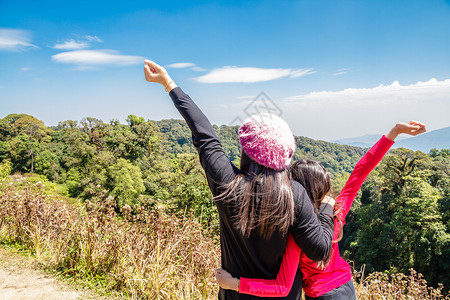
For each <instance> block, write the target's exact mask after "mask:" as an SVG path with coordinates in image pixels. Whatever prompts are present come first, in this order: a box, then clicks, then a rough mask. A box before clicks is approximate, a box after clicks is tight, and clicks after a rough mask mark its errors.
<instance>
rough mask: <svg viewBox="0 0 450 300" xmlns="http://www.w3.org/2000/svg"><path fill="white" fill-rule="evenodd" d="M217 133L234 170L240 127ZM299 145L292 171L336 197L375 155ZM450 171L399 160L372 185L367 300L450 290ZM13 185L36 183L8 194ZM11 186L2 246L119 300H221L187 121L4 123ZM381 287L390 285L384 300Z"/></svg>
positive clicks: (365, 206) (362, 205)
mask: <svg viewBox="0 0 450 300" xmlns="http://www.w3.org/2000/svg"><path fill="white" fill-rule="evenodd" d="M216 131H217V133H218V136H219V138H220V140H221V142H222V144H223V147H224V149H225V151H226V153H227V155H228V156H229V157H230V159H231V160H232V161H233V162H234V163H236V164H237V163H238V162H239V153H240V148H239V144H238V139H237V127H229V126H221V127H216ZM296 140H297V151H296V153H295V156H294V158H295V159H297V158H300V157H303V158H304V157H306V158H314V159H317V160H319V161H321V162H322V163H323V164H324V165H325V167H326V168H327V169H328V170H329V171H330V173H331V175H332V178H333V183H334V185H335V190H336V192H338V191H339V189H340V188H342V186H343V184H344V183H345V180H346V179H347V178H348V175H349V172H351V170H352V168H353V166H354V165H355V164H356V162H357V161H358V160H359V158H360V157H361V156H362V155H363V154H364V152H365V150H364V149H361V148H358V147H352V146H342V145H337V144H331V143H327V142H322V141H315V140H312V139H309V138H305V137H297V139H296ZM449 160H450V151H449V150H445V149H443V150H433V151H431V153H430V154H429V155H426V154H424V153H422V152H413V151H410V150H407V149H396V150H393V151H391V152H390V154H389V155H388V156H386V158H385V159H384V160H383V161H382V163H381V164H380V166H378V167H377V168H376V170H375V171H374V172H373V173H372V174H371V175H370V176H369V178H368V180H367V182H366V183H365V184H364V185H363V188H362V192H361V193H360V195H359V196H358V198H357V199H356V201H355V205H354V206H353V207H352V211H351V213H350V215H349V219H348V221H347V225H346V227H345V235H344V239H343V241H342V242H341V249H342V250H341V251H342V253H344V256H345V257H346V258H348V259H351V260H352V261H354V264H355V269H357V270H360V269H361V268H365V270H366V273H367V272H370V273H372V272H374V273H372V274H371V275H370V276H368V277H367V276H366V277H365V279H364V280H363V281H361V284H360V285H358V289H359V290H358V293H361V294H360V295H361V296H363V295H364V294H363V290H365V291H367V294H366V296H367V297H368V295H370V294H373V293H375V294H376V293H381V294H380V295H383V294H382V293H384V292H383V291H381V290H383V289H384V290H386V291H393V290H396V291H397V292H398V291H400V292H401V293H403V292H405V293H409V292H410V290H411V289H414V290H416V291H417V293H420V295H421V296H420V297H419V298H415V299H427V298H425V294H424V293H425V292H424V291H427V285H431V286H434V287H439V285H438V284H439V283H442V284H444V287H445V289H448V287H449V286H450V279H449V276H448V274H450V253H449V251H450V234H449V233H450V222H449V219H450V214H449V211H450V210H449V201H448V200H449V193H450V184H449V180H450V176H449V173H450V162H449ZM10 173H12V174H37V175H35V176H31V177H30V178H31V179H28V180H26V179H24V178H23V177H22V176H19V175H17V176H16V177H15V180H13V181H11V182H10V183H11V184H9V183H8V184H6V181H7V179H6V178H8V177H7V175H8V174H10ZM0 176H2V178H5V181H4V182H3V183H2V185H1V187H2V188H1V201H2V202H1V203H0V205H1V208H0V222H1V223H0V240H1V241H2V243H9V244H18V245H22V247H26V248H27V249H32V250H31V251H32V252H33V253H34V254H35V255H37V256H42V257H45V258H46V259H48V260H49V262H50V264H51V265H53V266H54V268H55V269H56V270H59V271H60V272H61V273H63V274H70V275H72V276H81V277H83V276H85V277H88V278H90V279H91V281H94V282H96V283H97V284H99V285H101V286H103V287H104V288H105V289H106V290H108V291H116V292H119V293H125V294H128V295H134V296H136V297H142V298H154V297H153V296H155V295H159V296H163V298H177V297H178V298H211V297H214V295H215V293H216V289H217V287H216V285H215V284H214V283H213V281H212V278H213V277H212V275H213V274H212V270H213V269H214V268H215V267H218V266H219V259H218V255H219V254H218V253H219V252H218V245H217V238H218V235H217V233H218V217H217V212H216V210H215V206H214V204H213V202H212V199H211V193H210V191H209V188H208V185H207V183H206V180H205V176H204V173H203V170H202V168H201V166H200V163H199V161H198V158H197V155H196V151H195V149H194V148H193V146H192V142H191V137H190V132H189V129H188V127H187V126H186V124H185V123H184V122H183V121H180V120H163V121H158V122H152V121H145V120H144V119H143V118H139V117H136V116H133V115H130V116H129V117H128V119H127V124H126V125H123V124H120V123H119V122H118V121H114V120H113V121H111V122H110V123H104V122H102V121H101V120H98V119H95V118H86V119H84V120H82V121H81V122H76V121H70V120H69V121H64V122H60V123H59V125H58V126H56V127H53V128H49V127H46V126H45V125H44V124H43V122H41V121H40V120H38V119H36V118H34V117H32V116H29V115H24V114H14V115H9V116H7V117H5V118H3V119H1V120H0ZM36 176H37V177H36ZM30 180H31V183H30ZM39 181H41V182H39ZM47 181H48V182H47ZM43 183H44V184H43ZM43 185H45V186H43ZM63 198H64V199H68V200H67V201H61V199H63ZM70 199H72V200H70ZM74 199H78V200H74ZM68 202H71V204H68ZM78 203H79V204H78ZM141 254H144V256H143V257H142V258H140V257H138V256H139V255H141ZM410 269H413V271H410ZM414 270H415V271H414ZM416 271H417V272H420V273H422V274H423V276H424V278H425V279H426V280H427V283H425V282H423V281H421V280H422V279H420V280H419V279H418V278H419V277H420V276H421V275H417V273H415V272H416ZM375 272H384V273H375ZM400 272H401V273H404V274H411V275H410V276H409V277H401V275H398V274H399V273H400ZM411 272H413V273H411ZM389 274H394V275H393V276H394V277H392V278H390V279H388V278H386V277H385V276H389ZM371 280H373V282H376V281H377V280H381V281H380V282H381V283H382V284H380V285H379V287H380V289H381V290H380V291H379V292H375V290H376V286H374V285H372V284H371V282H372V281H371ZM395 280H397V281H395ZM419 290H420V292H419ZM369 291H372V292H369ZM432 292H433V293H437V294H438V293H439V291H438V290H434V289H433V290H432ZM426 293H427V296H426V297H428V296H429V295H428V292H426ZM437 294H436V295H437ZM405 295H406V294H405ZM405 297H406V296H405ZM430 297H431V296H430ZM436 297H438V296H436ZM436 297H435V298H436ZM439 297H440V296H439ZM361 299H381V298H361ZM387 299H389V298H387ZM398 299H401V298H398ZM405 299H407V298H405ZM430 299H432V298H430ZM433 299H434V298H433Z"/></svg>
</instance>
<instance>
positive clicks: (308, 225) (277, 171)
mask: <svg viewBox="0 0 450 300" xmlns="http://www.w3.org/2000/svg"><path fill="white" fill-rule="evenodd" d="M145 64H146V65H145V67H144V71H145V78H146V80H147V81H150V82H157V83H160V84H162V85H163V86H164V87H165V89H166V91H167V92H169V95H170V97H171V98H172V101H173V103H174V104H175V107H176V108H177V109H178V111H179V112H180V114H181V115H182V116H183V118H184V119H185V121H186V123H187V124H188V126H189V128H190V129H191V131H192V139H193V143H194V146H195V147H196V148H197V151H198V153H199V158H200V163H201V165H202V167H203V168H204V170H205V173H206V178H207V180H208V184H209V187H210V189H211V192H212V193H213V195H214V199H215V203H216V206H217V210H218V212H219V222H220V245H221V258H222V267H223V268H225V269H227V270H228V271H229V272H230V273H231V274H232V275H233V276H237V277H260V278H274V277H275V276H276V274H277V272H278V269H279V262H280V261H281V260H282V257H283V253H284V249H285V246H286V241H287V237H288V234H287V233H288V231H290V232H291V234H292V239H293V241H294V242H295V243H296V244H298V245H299V246H300V247H301V248H302V249H303V253H304V254H305V255H306V256H308V257H309V258H310V259H313V260H316V261H319V260H322V259H324V258H325V257H326V256H327V255H328V252H329V250H330V248H331V240H332V236H333V219H332V217H331V215H332V214H333V206H332V205H334V202H333V200H331V199H326V200H324V201H322V203H321V205H320V213H319V216H317V215H316V213H315V211H314V208H313V205H312V204H311V201H310V200H309V197H308V195H307V193H306V191H305V189H304V188H303V187H302V186H301V185H300V184H299V183H298V182H295V181H290V180H289V176H288V175H289V173H288V171H287V170H286V167H287V166H288V165H289V164H290V161H291V158H292V155H293V154H294V152H295V140H294V137H293V135H292V133H291V131H290V129H289V126H288V125H287V124H286V123H285V122H284V121H283V120H282V119H280V118H278V117H276V116H271V115H258V116H253V117H251V118H249V119H247V120H246V121H245V122H244V124H243V125H242V126H241V127H240V129H239V140H240V142H241V146H242V149H243V151H242V156H241V168H240V169H238V168H236V167H235V166H234V165H233V164H232V163H231V162H230V160H229V159H228V158H227V156H226V155H225V153H224V151H223V149H222V146H221V144H220V142H219V140H218V138H217V136H216V134H215V132H214V129H213V127H212V126H211V124H210V123H209V121H208V119H207V118H206V117H205V115H204V114H203V113H202V112H201V110H200V109H199V108H198V107H197V106H196V105H195V103H194V102H193V101H192V99H191V98H190V97H189V96H188V95H186V94H185V93H184V92H183V91H182V90H181V89H180V88H179V87H177V86H176V84H175V83H174V81H173V80H172V79H171V78H170V76H169V75H168V74H167V71H166V70H165V69H164V68H162V67H161V66H159V65H157V64H155V63H154V62H151V61H145ZM298 274H299V276H297V279H295V280H293V283H292V286H293V288H292V293H291V294H288V295H287V298H285V299H296V297H297V296H298V295H299V292H300V291H301V278H300V272H298ZM252 298H253V296H250V295H246V294H239V293H237V292H235V291H233V290H224V289H220V291H219V299H252Z"/></svg>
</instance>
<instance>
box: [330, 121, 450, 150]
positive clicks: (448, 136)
mask: <svg viewBox="0 0 450 300" xmlns="http://www.w3.org/2000/svg"><path fill="white" fill-rule="evenodd" d="M405 137H406V135H402V136H399V137H398V138H397V141H396V143H395V144H394V146H393V148H401V147H402V148H407V149H411V150H414V151H417V150H420V151H422V152H424V153H428V152H430V150H431V149H433V148H436V149H439V150H440V149H450V127H445V128H441V129H437V130H433V131H430V132H427V133H424V134H421V135H419V136H415V137H409V138H405ZM379 138H380V135H377V134H366V135H363V136H359V137H353V138H346V139H340V140H335V141H332V142H333V143H337V144H341V145H350V146H358V147H363V148H367V147H371V146H372V145H373V144H374V143H375V142H376V141H378V139H379Z"/></svg>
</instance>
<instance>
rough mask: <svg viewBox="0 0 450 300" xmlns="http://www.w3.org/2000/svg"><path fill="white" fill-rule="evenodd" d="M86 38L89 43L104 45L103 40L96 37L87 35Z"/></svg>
mask: <svg viewBox="0 0 450 300" xmlns="http://www.w3.org/2000/svg"><path fill="white" fill-rule="evenodd" d="M84 38H85V39H86V40H88V41H89V42H97V43H103V40H102V39H100V38H98V37H97V36H96V35H85V36H84Z"/></svg>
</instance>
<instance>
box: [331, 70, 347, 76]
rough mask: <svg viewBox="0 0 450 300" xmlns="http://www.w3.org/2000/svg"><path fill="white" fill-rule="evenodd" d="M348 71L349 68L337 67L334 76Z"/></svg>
mask: <svg viewBox="0 0 450 300" xmlns="http://www.w3.org/2000/svg"><path fill="white" fill-rule="evenodd" d="M347 73H348V69H345V68H344V69H337V70H336V71H334V73H333V76H339V75H344V74H347Z"/></svg>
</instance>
